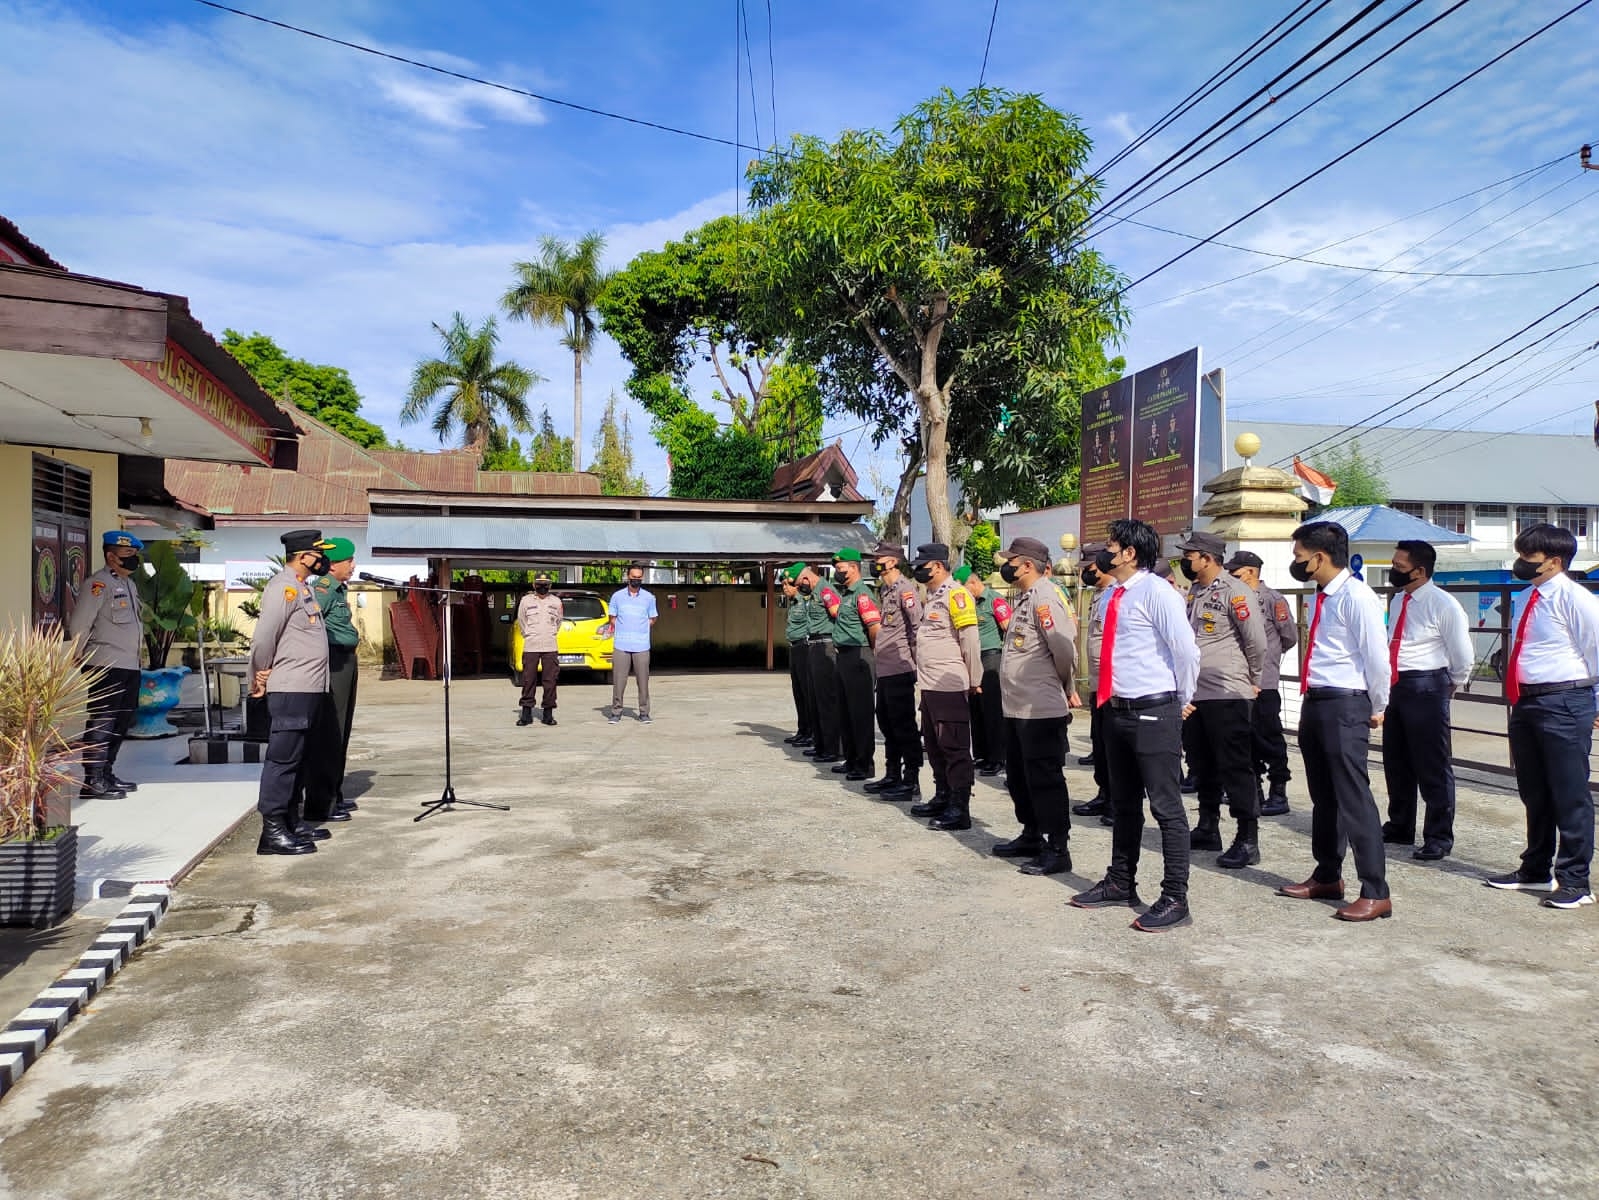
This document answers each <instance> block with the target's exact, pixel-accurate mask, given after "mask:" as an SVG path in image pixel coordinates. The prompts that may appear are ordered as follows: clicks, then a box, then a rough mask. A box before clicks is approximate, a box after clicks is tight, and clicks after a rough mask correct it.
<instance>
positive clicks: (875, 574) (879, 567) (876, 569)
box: [872, 563, 888, 579]
mask: <svg viewBox="0 0 1599 1200" xmlns="http://www.w3.org/2000/svg"><path fill="white" fill-rule="evenodd" d="M887 574H888V568H887V567H885V566H884V565H883V564H882V563H873V564H872V578H873V579H881V578H882V577H883V576H884V575H887Z"/></svg>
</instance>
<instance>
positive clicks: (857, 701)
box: [837, 646, 877, 775]
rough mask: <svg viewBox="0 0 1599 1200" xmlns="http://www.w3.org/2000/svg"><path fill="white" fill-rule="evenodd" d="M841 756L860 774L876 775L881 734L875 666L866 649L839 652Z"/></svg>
mask: <svg viewBox="0 0 1599 1200" xmlns="http://www.w3.org/2000/svg"><path fill="white" fill-rule="evenodd" d="M837 674H838V689H837V691H838V711H839V718H840V720H839V734H840V737H841V738H842V740H843V745H842V747H841V749H840V753H841V754H842V755H843V756H844V761H845V762H846V763H848V764H849V765H850V766H852V767H854V768H855V769H856V770H857V771H864V772H866V774H868V775H870V774H871V773H872V766H873V762H874V760H875V758H876V756H877V731H876V730H875V729H874V728H873V726H872V700H873V695H872V691H873V689H872V664H871V663H869V662H868V661H867V660H866V647H865V646H840V647H839V648H838V667H837Z"/></svg>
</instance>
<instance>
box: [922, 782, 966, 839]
mask: <svg viewBox="0 0 1599 1200" xmlns="http://www.w3.org/2000/svg"><path fill="white" fill-rule="evenodd" d="M927 827H928V828H929V829H941V830H943V831H944V832H945V833H959V832H960V831H961V830H963V829H970V828H971V827H972V789H971V788H961V789H960V790H958V791H955V792H951V793H950V798H949V807H948V808H946V809H945V810H944V811H943V812H941V813H939V814H938V816H936V817H934V818H933V819H932V820H931V821H929V822H928V823H927Z"/></svg>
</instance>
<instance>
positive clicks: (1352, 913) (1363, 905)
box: [1333, 896, 1394, 921]
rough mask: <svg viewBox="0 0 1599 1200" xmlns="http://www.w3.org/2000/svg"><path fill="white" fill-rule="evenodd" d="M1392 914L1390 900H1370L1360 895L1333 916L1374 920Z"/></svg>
mask: <svg viewBox="0 0 1599 1200" xmlns="http://www.w3.org/2000/svg"><path fill="white" fill-rule="evenodd" d="M1393 915H1394V903H1393V901H1392V900H1388V899H1383V900H1372V899H1368V898H1367V897H1365V896H1362V897H1361V898H1360V899H1359V900H1356V901H1355V902H1354V903H1353V904H1346V905H1344V906H1343V907H1342V908H1340V909H1339V910H1338V911H1337V912H1335V913H1333V916H1335V917H1337V918H1338V919H1339V920H1340V921H1375V920H1376V919H1377V918H1378V917H1391V916H1393Z"/></svg>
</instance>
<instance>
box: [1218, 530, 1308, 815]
mask: <svg viewBox="0 0 1599 1200" xmlns="http://www.w3.org/2000/svg"><path fill="white" fill-rule="evenodd" d="M1264 565H1265V564H1264V563H1262V562H1261V559H1260V555H1258V554H1255V553H1253V552H1251V551H1249V550H1240V551H1238V553H1236V554H1234V555H1233V556H1232V557H1231V558H1229V559H1228V560H1227V563H1226V567H1225V569H1226V570H1228V571H1231V572H1232V574H1233V577H1234V578H1235V579H1238V580H1240V581H1242V582H1243V583H1246V584H1248V585H1249V587H1250V588H1251V590H1253V591H1254V593H1255V603H1256V605H1257V606H1258V607H1259V609H1260V617H1261V620H1262V621H1263V622H1264V623H1265V629H1266V661H1265V663H1264V664H1263V665H1262V667H1261V671H1260V694H1259V695H1258V696H1256V697H1255V705H1254V711H1253V712H1252V713H1251V714H1250V722H1251V725H1252V727H1253V728H1252V734H1253V737H1254V743H1255V776H1256V783H1255V792H1256V794H1257V795H1258V796H1259V797H1260V815H1261V816H1263V817H1282V816H1286V815H1287V814H1288V781H1289V780H1290V779H1292V778H1293V775H1292V773H1291V772H1290V771H1289V769H1288V739H1287V737H1286V736H1285V735H1284V733H1283V695H1282V689H1281V687H1280V686H1279V685H1280V684H1281V682H1282V661H1283V655H1285V654H1287V653H1288V652H1289V651H1290V650H1292V649H1294V648H1295V647H1297V646H1298V645H1299V622H1298V621H1297V620H1295V619H1294V611H1293V607H1292V606H1291V605H1290V604H1289V603H1288V599H1287V597H1285V596H1284V595H1283V594H1282V593H1281V592H1279V591H1277V590H1276V589H1274V588H1270V587H1267V586H1266V585H1265V584H1264V583H1262V582H1261V580H1260V569H1261V567H1263V566H1264ZM1262 773H1264V774H1265V776H1266V782H1267V783H1269V784H1270V785H1271V791H1270V792H1269V793H1268V792H1267V791H1266V790H1265V789H1264V788H1262V787H1261V785H1260V782H1259V777H1260V775H1261V774H1262Z"/></svg>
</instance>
